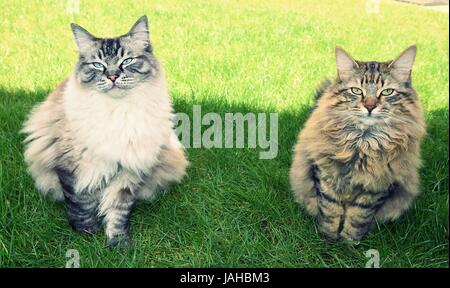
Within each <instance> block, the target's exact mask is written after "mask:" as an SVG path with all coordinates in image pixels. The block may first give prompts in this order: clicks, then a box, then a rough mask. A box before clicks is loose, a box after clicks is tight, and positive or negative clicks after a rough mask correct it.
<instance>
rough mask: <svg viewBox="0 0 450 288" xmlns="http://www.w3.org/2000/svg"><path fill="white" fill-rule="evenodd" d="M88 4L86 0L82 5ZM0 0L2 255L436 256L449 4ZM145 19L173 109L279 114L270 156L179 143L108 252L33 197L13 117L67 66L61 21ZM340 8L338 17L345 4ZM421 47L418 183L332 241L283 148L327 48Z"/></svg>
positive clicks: (69, 53)
mask: <svg viewBox="0 0 450 288" xmlns="http://www.w3.org/2000/svg"><path fill="white" fill-rule="evenodd" d="M89 2H93V3H92V4H90V3H89ZM127 2H129V1H114V2H113V4H111V1H87V0H82V1H81V14H79V15H75V16H72V15H70V14H67V13H66V11H65V5H66V1H56V0H55V1H37V0H36V1H31V0H30V1H28V0H26V1H25V0H20V1H16V0H14V1H13V0H5V1H3V2H2V3H3V4H2V9H0V11H1V12H0V39H1V40H2V41H0V75H1V76H0V133H1V134H0V160H1V162H0V267H15V266H26V267H38V266H41V267H42V266H44V267H64V265H65V261H66V258H65V253H66V250H67V249H78V250H79V252H80V256H81V266H82V267H193V266H195V267H217V266H220V267H364V266H365V263H366V261H367V260H368V259H367V258H366V257H365V256H364V253H365V251H367V250H368V249H377V250H378V251H379V253H380V260H381V265H382V266H383V267H448V260H449V259H448V252H449V249H448V244H449V239H448V208H449V206H448V184H449V183H448V161H449V158H448V114H449V113H448V112H449V111H448V101H449V93H448V88H449V87H448V83H449V79H448V67H449V65H448V64H449V63H448V56H449V53H448V51H449V47H448V40H449V39H448V32H449V31H448V24H449V23H448V18H447V17H448V15H446V14H442V13H439V12H435V11H431V10H427V9H424V8H420V7H418V6H412V5H405V4H396V3H394V2H382V6H381V13H380V14H375V15H368V14H366V12H365V1H352V2H350V1H346V0H341V1H326V0H321V1H316V0H314V1H313V0H311V1H294V0H292V1H289V0H272V1H256V0H254V1H225V0H224V1H182V0H178V1H163V0H161V1H153V0H152V1H150V0H149V1H133V4H132V5H131V4H126V3H127ZM143 14H146V15H148V17H149V20H150V25H151V39H152V41H153V43H154V47H155V53H156V55H157V56H158V57H159V59H160V60H161V62H162V63H163V65H164V66H165V69H166V72H167V78H168V82H169V86H170V92H171V95H172V97H173V99H174V105H175V109H176V110H177V111H180V112H186V113H188V114H191V113H192V105H194V104H199V105H202V111H203V113H206V112H209V111H214V112H219V113H225V112H247V111H251V112H278V113H279V154H278V157H276V158H275V159H273V160H259V159H258V150H252V149H211V150H207V149H189V150H188V154H189V159H190V162H191V166H190V168H189V170H188V176H187V178H186V179H185V181H184V182H183V183H182V184H180V185H178V186H176V187H174V188H173V189H172V190H171V191H170V193H168V194H166V195H164V196H163V197H160V198H159V199H158V200H157V201H156V202H153V203H140V204H138V205H137V207H136V208H135V210H134V214H133V216H132V236H133V237H134V246H133V247H132V248H131V249H129V250H128V251H126V252H124V253H119V252H118V251H110V250H108V249H105V248H104V244H105V241H104V234H103V232H101V233H99V234H98V235H95V236H85V235H80V234H77V233H75V232H74V231H72V230H71V229H70V227H69V225H68V223H67V220H66V216H65V211H64V207H63V205H62V204H60V203H53V202H52V201H50V200H49V199H43V198H42V197H40V195H39V194H38V193H36V191H35V189H34V186H33V182H32V179H31V178H30V177H29V176H28V175H27V174H26V167H25V165H24V163H23V156H22V151H23V147H22V145H21V140H22V139H23V136H21V135H19V134H18V131H19V129H20V127H21V124H22V122H23V120H24V119H25V116H26V115H27V113H28V112H29V111H30V109H31V108H32V107H33V105H35V104H36V103H37V102H39V101H41V100H43V99H44V98H45V97H46V95H47V94H48V93H49V92H50V91H51V90H52V89H53V88H54V87H55V86H56V85H57V84H58V83H59V82H60V81H62V80H63V79H64V78H65V77H67V75H69V73H71V71H72V69H73V65H74V63H75V61H76V58H77V54H76V51H75V44H74V43H73V39H72V35H71V31H70V26H69V23H70V22H72V21H73V22H77V23H79V24H81V25H82V26H84V27H86V28H87V29H88V30H90V31H91V32H93V33H94V34H96V35H98V36H113V35H117V34H122V33H125V32H126V31H128V29H129V28H130V27H131V25H132V24H133V23H134V21H135V20H136V19H137V18H138V17H139V16H141V15H143ZM344 15H345V16H344ZM413 43H417V45H418V56H417V59H416V64H415V68H414V84H415V87H416V89H417V91H418V92H419V94H420V96H421V100H422V103H423V106H424V108H425V111H426V120H427V125H428V136H427V137H426V140H425V142H424V144H423V149H422V155H423V163H424V166H423V169H422V170H421V175H422V191H423V193H422V194H421V196H420V197H419V198H418V199H417V201H416V202H415V205H414V206H413V208H412V209H411V210H410V211H409V212H408V213H407V214H406V215H405V216H404V217H402V218H401V219H400V220H399V221H397V222H395V223H391V224H387V225H381V226H380V227H378V228H377V229H375V230H374V231H373V233H371V234H370V235H368V237H367V238H365V239H364V240H363V241H362V242H361V243H360V244H359V245H357V246H350V245H347V244H345V243H335V244H329V243H327V242H325V241H324V240H323V239H322V237H321V236H320V235H319V234H318V232H317V226H316V224H315V222H314V219H312V218H311V217H309V216H307V215H306V214H305V212H304V211H303V210H302V209H301V207H299V206H298V205H296V204H295V203H294V201H293V197H292V193H291V192H290V188H289V184H288V177H287V175H288V169H289V166H290V162H291V149H292V147H293V145H294V143H295V141H296V135H297V133H298V131H299V130H300V129H301V127H302V126H303V124H304V122H305V120H306V119H307V117H308V114H309V112H308V111H309V109H310V107H311V105H312V94H313V91H314V89H315V87H316V86H317V85H319V84H320V82H321V80H322V79H323V78H325V77H334V75H335V64H334V56H333V55H334V54H333V51H334V47H335V46H336V45H339V46H342V47H344V48H345V49H347V50H348V51H350V52H351V53H352V54H353V55H354V56H355V58H357V59H361V60H370V59H372V60H387V59H391V58H393V57H394V56H397V55H398V54H399V53H400V52H401V51H403V49H405V48H406V47H408V46H409V45H410V44H413Z"/></svg>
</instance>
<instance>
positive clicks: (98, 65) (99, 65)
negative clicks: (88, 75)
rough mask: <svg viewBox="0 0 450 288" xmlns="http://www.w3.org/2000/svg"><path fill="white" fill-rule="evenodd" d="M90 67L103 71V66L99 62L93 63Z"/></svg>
mask: <svg viewBox="0 0 450 288" xmlns="http://www.w3.org/2000/svg"><path fill="white" fill-rule="evenodd" d="M92 66H94V68H97V69H103V67H104V66H103V64H102V63H100V62H94V63H92Z"/></svg>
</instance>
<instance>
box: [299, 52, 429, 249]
mask: <svg viewBox="0 0 450 288" xmlns="http://www.w3.org/2000/svg"><path fill="white" fill-rule="evenodd" d="M415 55H416V47H415V46H411V47H409V48H408V49H406V50H405V51H404V52H403V53H402V54H401V55H400V56H399V57H398V58H397V59H396V60H394V61H388V62H361V61H355V60H353V59H352V58H351V57H350V56H349V55H348V54H347V53H346V52H345V51H344V50H343V49H340V48H336V64H337V71H338V78H337V80H336V81H335V82H334V83H331V82H329V81H327V82H325V85H324V87H323V88H322V90H321V91H320V92H319V95H318V96H319V98H318V100H317V103H316V107H315V109H314V111H313V113H312V115H311V117H310V118H309V120H308V121H307V122H306V125H305V128H304V129H303V131H302V132H301V133H300V135H299V138H298V143H297V145H296V147H295V155H294V160H293V163H292V167H291V170H290V183H291V186H292V188H293V190H294V194H295V198H296V201H297V202H299V203H301V204H303V205H304V206H305V208H306V210H307V211H308V212H309V213H310V214H312V215H314V216H317V217H318V220H319V225H320V230H321V231H322V232H323V233H324V234H325V236H326V237H328V238H331V239H338V238H340V237H341V238H344V239H347V240H360V239H361V238H362V237H363V236H364V235H365V234H366V233H367V232H368V230H369V229H370V227H371V226H372V224H373V223H374V219H377V220H378V221H380V222H384V221H389V220H395V219H397V218H398V217H400V215H402V213H403V212H404V211H405V210H407V209H408V208H409V206H410V205H411V203H412V201H413V199H414V198H415V197H416V196H417V195H418V193H419V175H418V168H419V166H420V158H419V154H420V153H419V147H420V142H421V139H422V137H423V136H424V134H425V125H424V120H423V113H422V108H421V105H420V103H419V100H418V98H417V94H416V91H415V90H414V88H413V87H412V85H411V69H412V66H413V62H414V58H415Z"/></svg>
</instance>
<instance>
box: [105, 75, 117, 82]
mask: <svg viewBox="0 0 450 288" xmlns="http://www.w3.org/2000/svg"><path fill="white" fill-rule="evenodd" d="M107 78H108V79H109V80H111V81H112V82H114V81H116V79H117V78H119V75H117V74H113V75H109V76H107Z"/></svg>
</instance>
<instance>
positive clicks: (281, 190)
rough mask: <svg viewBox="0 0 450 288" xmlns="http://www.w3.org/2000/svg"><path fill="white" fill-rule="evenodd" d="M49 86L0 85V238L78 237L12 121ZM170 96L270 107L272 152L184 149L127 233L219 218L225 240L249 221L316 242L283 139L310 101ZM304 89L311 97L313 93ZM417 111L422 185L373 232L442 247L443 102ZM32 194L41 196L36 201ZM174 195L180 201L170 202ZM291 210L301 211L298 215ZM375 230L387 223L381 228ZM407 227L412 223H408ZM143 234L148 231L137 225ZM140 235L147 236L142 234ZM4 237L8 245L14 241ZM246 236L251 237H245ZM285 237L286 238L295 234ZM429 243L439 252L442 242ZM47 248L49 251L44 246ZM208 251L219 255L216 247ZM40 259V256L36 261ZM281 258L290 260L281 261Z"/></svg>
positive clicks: (224, 106)
mask: <svg viewBox="0 0 450 288" xmlns="http://www.w3.org/2000/svg"><path fill="white" fill-rule="evenodd" d="M48 93H49V91H43V90H39V91H36V92H30V91H23V90H16V91H10V90H6V89H4V88H1V87H0V99H1V100H0V101H1V102H0V104H1V105H0V129H1V130H0V131H1V134H0V159H1V163H0V183H1V186H0V199H1V202H0V207H2V209H0V217H1V218H0V226H1V227H2V231H4V232H3V233H4V237H6V239H17V238H18V235H21V234H22V233H25V232H26V231H29V230H30V229H31V230H33V229H34V230H39V229H40V230H39V231H36V233H35V234H36V235H35V236H32V237H31V238H34V237H37V239H39V241H40V243H43V242H46V241H56V240H55V239H54V235H52V234H49V232H47V231H46V229H48V230H50V232H52V231H58V233H60V234H61V233H62V234H63V235H65V236H64V237H65V238H66V240H67V241H68V242H70V241H77V240H76V239H78V238H79V236H77V235H76V234H75V233H69V234H68V235H67V234H66V233H67V232H64V233H63V232H61V231H65V230H64V229H67V230H69V229H70V227H69V225H68V224H67V223H66V222H67V221H66V220H65V211H64V209H63V207H62V205H60V204H59V205H56V206H55V205H53V204H51V203H50V201H46V199H42V198H40V197H39V196H38V194H37V193H36V192H35V191H34V190H35V189H34V187H33V182H32V180H31V178H30V177H29V176H28V175H27V174H26V168H25V164H24V162H23V156H22V151H23V147H22V144H21V141H22V140H23V135H19V130H20V128H21V125H22V123H23V121H24V119H25V118H26V115H27V114H28V113H29V111H30V110H31V108H32V107H33V106H34V105H35V104H36V103H37V102H38V101H41V100H43V99H45V97H46V95H47V94H48ZM173 96H174V97H173V98H174V108H175V111H176V112H183V113H186V114H188V115H189V116H190V117H191V119H192V107H193V105H201V109H202V115H205V114H206V113H208V112H215V113H218V114H220V115H221V116H222V119H223V115H224V113H238V112H240V113H242V114H246V113H249V112H251V113H271V112H277V113H278V121H279V125H278V126H279V129H278V156H277V157H276V158H275V159H272V160H260V159H259V158H258V152H259V150H258V149H248V148H244V149H204V148H201V149H192V148H191V149H188V150H187V152H188V157H189V160H190V162H191V165H190V168H189V170H188V175H187V177H186V179H185V181H184V182H183V183H182V184H180V185H177V186H175V187H174V189H172V192H171V193H168V194H167V195H165V197H160V198H158V200H157V201H155V202H153V203H140V204H139V205H137V207H136V211H135V213H134V215H133V226H134V228H133V234H135V235H133V236H136V237H139V236H138V235H139V233H140V229H144V230H146V231H147V230H152V231H153V229H155V230H156V231H164V233H166V234H168V235H169V234H170V233H175V234H176V233H179V235H181V236H179V235H174V236H173V237H174V239H175V238H176V237H180V239H182V240H179V241H181V243H179V244H180V245H181V244H183V245H187V243H190V242H191V241H194V242H195V241H197V242H198V243H200V242H202V241H204V237H212V238H214V235H212V234H214V233H221V232H218V230H217V229H219V228H218V227H216V226H221V225H223V226H224V227H225V228H223V229H224V231H227V232H226V233H225V232H224V233H225V234H226V235H224V236H223V237H225V238H230V239H232V240H230V241H232V243H233V245H242V242H241V241H242V240H239V239H240V238H239V237H237V236H236V237H237V238H236V239H235V238H234V237H235V235H230V231H234V230H235V229H237V231H238V232H235V233H236V235H237V234H238V233H240V234H242V233H243V232H242V231H240V230H241V229H243V230H245V231H246V232H245V233H249V235H253V234H254V233H255V231H257V232H258V233H261V235H262V236H261V237H263V238H264V239H266V238H267V239H272V241H286V242H289V241H293V240H290V239H289V238H286V237H287V236H286V235H291V233H293V235H297V236H295V237H297V238H296V239H297V240H296V241H300V239H305V240H303V241H306V242H308V243H316V244H311V245H322V244H323V242H322V240H321V238H320V236H318V235H317V234H316V230H315V224H314V223H313V222H312V221H311V218H310V217H307V216H306V215H305V213H303V211H302V210H301V209H300V208H299V207H298V206H297V205H296V204H295V203H294V202H293V197H292V194H291V192H290V188H289V184H288V170H289V166H290V162H291V157H292V148H293V146H294V144H295V142H296V140H297V134H298V132H299V130H300V129H301V127H302V126H303V125H304V123H305V121H306V120H307V118H308V116H309V115H310V112H311V107H292V108H291V109H290V110H289V111H275V110H273V111H270V110H269V111H267V110H263V109H261V108H258V107H252V106H248V105H241V104H230V103H227V102H226V101H225V100H224V99H223V97H222V95H214V97H210V98H209V99H208V100H200V101H193V100H192V101H190V100H186V99H188V98H187V97H185V96H184V95H173ZM310 97H313V96H312V94H311V95H310ZM212 99H214V100H212ZM426 119H427V127H428V136H427V138H426V140H425V142H424V144H423V146H422V147H423V148H422V155H423V160H424V161H423V162H424V167H423V169H422V189H423V191H424V193H423V194H422V195H421V196H420V197H419V198H418V201H417V205H416V208H415V209H414V212H410V213H407V216H406V217H403V218H402V219H401V220H400V221H399V222H400V223H397V224H395V223H393V224H387V225H384V226H383V227H382V230H383V231H376V232H375V233H378V234H382V233H389V234H390V235H391V236H392V237H393V238H399V239H400V238H401V237H404V236H405V234H409V233H411V234H413V233H416V234H415V236H414V237H412V239H411V241H417V242H420V241H425V239H430V238H432V239H434V240H433V241H432V243H430V245H429V246H426V245H424V247H423V248H424V249H425V250H427V249H428V250H430V249H432V248H433V247H435V246H436V245H438V244H439V245H442V243H445V241H447V242H446V243H447V250H448V238H446V234H445V231H448V207H446V205H445V203H448V138H447V137H448V110H446V109H436V110H433V111H428V112H427V113H426ZM191 128H192V127H191ZM205 128H207V127H206V126H203V129H205ZM245 136H247V134H245ZM190 192H195V193H190ZM36 203H39V204H40V205H39V206H38V207H36ZM174 203H175V204H174ZM176 203H184V204H182V205H177V204H176ZM56 207H58V208H56ZM430 209H431V211H432V212H433V213H431V214H430V213H429V212H428V211H430ZM222 211H228V212H227V213H228V214H221V213H223V212H222ZM235 215H241V216H240V217H241V218H242V219H240V220H236V219H235V218H236V216H235ZM30 218H32V219H34V224H33V225H30V223H29V221H28V219H30ZM435 218H437V219H438V220H437V222H436V221H435V222H433V221H434V220H433V219H435ZM12 219H14V221H12ZM293 219H294V220H293ZM296 219H300V220H298V221H297V220H296ZM236 221H238V222H236ZM431 222H433V223H431ZM62 223H66V224H65V226H64V225H63V226H61V225H62ZM430 223H431V224H430ZM36 225H38V226H39V225H40V226H39V228H35V227H36ZM248 225H251V227H253V226H254V225H256V228H246V227H247V226H248ZM258 225H259V226H258ZM199 227H202V229H206V231H205V232H204V233H205V235H210V236H205V235H203V236H201V237H200V236H198V237H199V238H193V239H192V237H194V236H192V235H191V234H183V233H188V232H185V231H195V230H198V229H199ZM248 227H250V226H248ZM280 227H281V228H280ZM172 229H174V232H173V231H171V230H172ZM208 229H209V230H208ZM227 229H228V230H227ZM254 229H256V230H254ZM278 229H283V230H282V231H284V232H283V233H282V234H280V235H278V234H276V233H279V232H277V231H278ZM414 229H415V230H414ZM384 230H387V232H386V231H384ZM412 230H414V232H411V231H412ZM239 231H240V232H239ZM301 231H303V232H301ZM443 231H444V232H443ZM146 233H147V232H146ZM148 233H150V232H148ZM151 233H156V232H151ZM189 233H190V232H189ZM208 233H209V234H208ZM231 233H232V232H231ZM143 235H147V234H145V233H144V234H143ZM151 235H153V234H151ZM183 235H184V236H183ZM283 235H284V236H283ZM142 237H144V236H142ZM183 237H185V238H183ZM202 237H203V238H202ZM249 237H250V236H249ZM251 237H256V238H255V239H259V240H258V241H260V242H258V243H266V242H264V241H266V240H264V239H263V238H258V237H259V236H257V235H256V236H255V235H253V236H251ZM369 238H371V239H372V240H370V239H369V242H370V241H375V242H376V243H378V244H377V245H381V244H379V243H381V242H384V240H382V236H380V235H374V237H372V236H370V237H369ZM52 239H53V240H52ZM74 239H75V240H74ZM96 239H98V238H96ZM177 239H178V238H177ZM220 239H221V238H220ZM252 239H253V238H252ZM274 239H275V240H274ZM277 239H278V240H277ZM280 239H282V240H280ZM413 239H414V240H413ZM11 241H13V240H11ZM27 241H28V240H27ZM29 241H31V239H30V240H29ZM87 241H89V240H87ZM142 241H146V240H145V239H142ZM220 241H222V240H220ZM220 241H219V240H218V243H221V242H220ZM255 241H256V240H255ZM377 241H378V242H377ZM22 242H23V241H22ZM294 242H295V241H294ZM158 243H159V242H158ZM320 243H322V244H320ZM11 244H12V245H14V244H15V243H14V242H13V243H11ZM16 244H17V248H16V250H21V249H22V250H24V251H20V252H19V254H20V253H25V250H27V249H30V246H32V245H34V244H32V243H31V242H30V243H28V242H26V243H25V244H24V243H20V244H19V243H16ZM410 244H411V245H414V243H413V242H410ZM42 245H44V247H42V248H41V249H42V250H45V249H49V248H46V246H45V244H42ZM183 245H181V246H183ZM197 245H200V244H197ZM221 245H222V246H221ZM221 245H219V244H217V245H216V246H214V247H216V248H217V250H218V251H219V252H217V255H222V254H223V255H229V256H230V257H232V255H230V253H231V252H230V246H227V245H225V244H221ZM246 245H247V244H246ZM248 245H251V243H249V244H248ZM258 245H260V244H258ZM261 245H262V244H261ZM265 245H267V247H263V248H257V247H255V249H256V250H257V249H262V250H263V252H258V253H259V254H257V255H259V256H258V257H260V258H261V259H262V260H261V259H260V260H261V261H259V262H257V263H259V265H262V264H263V263H266V264H267V263H272V262H270V261H272V260H270V259H266V258H265V257H269V256H267V255H266V254H267V253H265V252H264V251H267V250H270V249H272V247H271V246H270V245H272V244H270V241H269V242H268V243H266V244H265ZM292 245H295V243H293V244H292ZM392 245H394V244H392ZM395 245H397V244H395ZM292 247H294V246H292ZM248 249H252V248H248ZM289 249H291V248H289ZM336 249H341V248H336ZM444 250H445V249H444ZM231 251H232V250H231ZM295 251H297V250H295ZM434 251H437V252H436V253H440V251H442V250H434ZM278 252H279V253H282V254H283V253H288V252H283V251H278ZM43 253H45V252H43ZM48 253H51V249H50V250H49V252H48ZM214 253H215V252H214ZM221 253H222V254H221ZM255 253H256V252H255ZM326 253H328V252H326ZM336 253H339V252H336ZM424 253H425V252H424ZM24 255H25V254H24ZM438 256H442V255H438ZM10 257H13V256H10ZM23 257H25V256H23ZM177 257H178V256H177ZM215 257H217V258H220V257H222V256H215ZM289 257H293V256H292V255H291V256H289ZM294 258H295V257H293V259H294ZM333 259H334V257H331V258H330V260H329V261H330V262H332V261H333ZM5 261H6V262H5V263H9V265H11V266H14V265H17V264H18V263H25V262H23V261H26V260H22V261H20V260H18V259H15V258H9V259H8V258H7V259H5ZM223 261H226V260H223ZM230 261H231V260H230ZM239 261H240V260H238V259H237V260H235V262H233V261H232V262H222V264H223V265H228V264H227V263H229V265H230V266H233V265H234V266H236V265H237V264H236V263H238V264H239V263H243V262H239ZM292 261H294V262H292V264H291V265H298V263H295V261H297V260H292ZM311 261H312V260H311ZM406 262H407V261H406V260H405V263H406ZM43 263H44V264H45V262H43ZM252 263H253V264H254V263H255V262H249V263H247V264H245V265H250V266H251V265H252ZM273 263H277V262H273ZM191 264H192V266H195V265H196V263H195V261H194V262H193V263H191ZM163 265H164V264H163ZM264 265H265V264H264ZM331 265H333V264H331ZM336 265H338V264H336ZM197 266H198V265H197ZM283 266H290V265H287V264H283Z"/></svg>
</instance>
